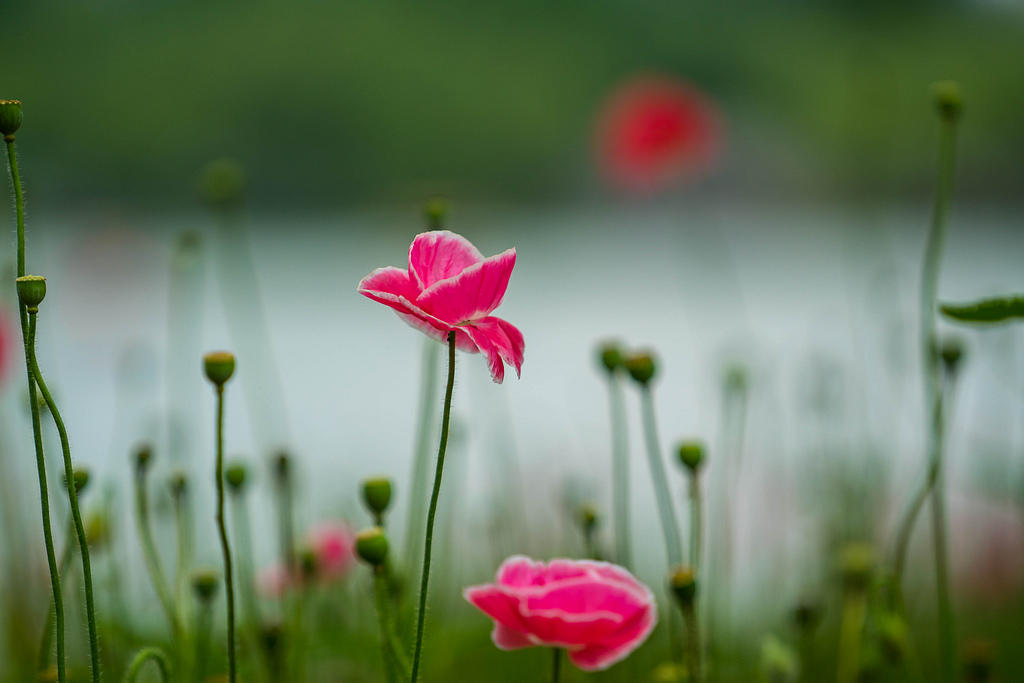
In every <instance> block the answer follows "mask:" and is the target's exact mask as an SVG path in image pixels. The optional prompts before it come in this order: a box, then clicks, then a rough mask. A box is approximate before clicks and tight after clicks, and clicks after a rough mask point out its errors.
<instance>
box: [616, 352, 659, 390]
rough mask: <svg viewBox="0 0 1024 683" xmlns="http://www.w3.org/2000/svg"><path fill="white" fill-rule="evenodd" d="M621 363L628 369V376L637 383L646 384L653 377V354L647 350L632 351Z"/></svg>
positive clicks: (654, 367) (654, 368)
mask: <svg viewBox="0 0 1024 683" xmlns="http://www.w3.org/2000/svg"><path fill="white" fill-rule="evenodd" d="M623 364H624V365H625V366H626V370H628V371H629V376H630V377H632V378H633V379H634V380H636V382H637V383H639V384H642V385H646V384H647V383H648V382H650V381H651V379H652V378H653V377H654V373H655V370H656V366H655V362H654V354H653V353H651V352H649V351H640V352H637V353H632V354H630V355H629V356H627V357H626V358H625V360H624V361H623Z"/></svg>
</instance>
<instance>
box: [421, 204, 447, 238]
mask: <svg viewBox="0 0 1024 683" xmlns="http://www.w3.org/2000/svg"><path fill="white" fill-rule="evenodd" d="M423 215H424V217H426V219H427V225H429V226H430V229H431V230H440V229H441V227H442V226H443V225H444V219H445V217H446V216H447V215H448V201H447V200H446V199H445V198H444V197H431V198H430V199H428V200H427V201H426V202H424V203H423Z"/></svg>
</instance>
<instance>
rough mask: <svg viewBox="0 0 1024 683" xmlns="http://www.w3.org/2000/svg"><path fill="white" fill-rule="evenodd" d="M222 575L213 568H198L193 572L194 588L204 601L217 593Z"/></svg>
mask: <svg viewBox="0 0 1024 683" xmlns="http://www.w3.org/2000/svg"><path fill="white" fill-rule="evenodd" d="M219 586H220V575H218V574H217V572H216V571H215V570H213V569H197V570H196V571H195V572H193V574H192V590H193V591H195V594H196V597H197V598H199V599H200V600H201V601H202V602H209V601H210V600H212V599H213V596H214V595H216V594H217V588H218V587H219Z"/></svg>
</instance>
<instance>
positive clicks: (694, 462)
mask: <svg viewBox="0 0 1024 683" xmlns="http://www.w3.org/2000/svg"><path fill="white" fill-rule="evenodd" d="M676 451H677V453H678V454H679V462H681V463H682V464H683V467H685V468H686V469H688V470H690V471H691V472H693V473H696V472H697V471H698V470H699V469H700V467H701V465H702V464H703V463H704V444H703V443H701V442H700V441H697V440H696V439H692V440H689V441H682V442H680V443H679V445H678V446H677V447H676Z"/></svg>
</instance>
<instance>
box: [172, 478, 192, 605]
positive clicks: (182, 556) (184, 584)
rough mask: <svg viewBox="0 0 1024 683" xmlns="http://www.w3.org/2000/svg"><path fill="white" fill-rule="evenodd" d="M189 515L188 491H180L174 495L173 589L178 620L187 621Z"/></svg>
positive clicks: (189, 562) (189, 553) (190, 546)
mask: <svg viewBox="0 0 1024 683" xmlns="http://www.w3.org/2000/svg"><path fill="white" fill-rule="evenodd" d="M190 522H191V515H190V514H189V508H188V493H187V492H185V491H182V492H180V493H178V494H177V495H175V496H174V525H175V529H176V533H177V537H178V539H177V540H178V552H177V558H176V561H175V568H174V583H175V586H174V590H175V596H174V597H175V601H176V602H177V610H178V620H179V622H180V623H182V624H184V623H187V622H188V616H187V615H188V607H187V605H188V602H187V600H186V596H187V595H188V568H189V565H190V564H191V563H192V534H191V526H192V525H191V524H190Z"/></svg>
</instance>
